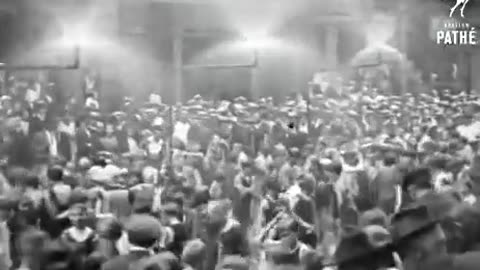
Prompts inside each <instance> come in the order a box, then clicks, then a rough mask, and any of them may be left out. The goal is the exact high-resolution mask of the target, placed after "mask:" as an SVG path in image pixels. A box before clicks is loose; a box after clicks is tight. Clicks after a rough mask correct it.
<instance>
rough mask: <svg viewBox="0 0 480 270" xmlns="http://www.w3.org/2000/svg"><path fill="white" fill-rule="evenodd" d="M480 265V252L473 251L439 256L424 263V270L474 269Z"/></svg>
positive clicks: (421, 267)
mask: <svg viewBox="0 0 480 270" xmlns="http://www.w3.org/2000/svg"><path fill="white" fill-rule="evenodd" d="M479 265H480V252H478V251H472V252H467V253H463V254H458V255H452V254H449V255H445V256H438V257H436V258H434V259H432V260H430V261H428V262H426V263H424V264H423V265H421V266H420V268H419V269H422V270H474V269H478V266H479Z"/></svg>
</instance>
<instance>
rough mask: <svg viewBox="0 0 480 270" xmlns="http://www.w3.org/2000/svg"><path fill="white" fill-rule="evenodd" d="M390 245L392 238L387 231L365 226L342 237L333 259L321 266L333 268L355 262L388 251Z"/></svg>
mask: <svg viewBox="0 0 480 270" xmlns="http://www.w3.org/2000/svg"><path fill="white" fill-rule="evenodd" d="M391 244H392V237H391V235H390V232H389V231H388V230H387V229H385V228H383V227H381V226H378V225H370V226H366V227H364V228H362V229H357V230H356V231H354V232H351V233H349V234H348V235H345V236H344V237H342V239H341V240H340V243H339V244H338V246H337V249H336V251H335V256H334V258H333V259H331V260H329V261H328V260H327V261H325V262H324V264H323V265H324V266H334V265H344V264H348V263H352V262H357V261H359V260H361V259H364V258H368V257H370V256H372V255H375V254H378V253H381V252H383V251H385V252H387V251H389V248H390V247H391ZM392 262H393V261H392Z"/></svg>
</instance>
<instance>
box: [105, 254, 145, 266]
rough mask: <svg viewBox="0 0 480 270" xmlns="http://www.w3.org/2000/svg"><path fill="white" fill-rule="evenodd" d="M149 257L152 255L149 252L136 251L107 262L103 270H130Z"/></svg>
mask: <svg viewBox="0 0 480 270" xmlns="http://www.w3.org/2000/svg"><path fill="white" fill-rule="evenodd" d="M149 257H150V254H149V253H148V252H147V251H135V252H131V253H129V254H127V255H120V256H117V257H115V258H113V259H110V260H108V261H107V262H105V263H104V264H103V265H102V270H130V269H131V268H130V267H131V266H132V265H133V264H135V263H138V262H140V260H142V259H147V258H149ZM133 269H135V268H133Z"/></svg>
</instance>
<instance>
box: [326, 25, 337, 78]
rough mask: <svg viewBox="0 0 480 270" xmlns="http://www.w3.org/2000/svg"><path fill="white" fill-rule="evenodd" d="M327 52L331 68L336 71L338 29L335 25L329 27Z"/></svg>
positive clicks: (327, 30)
mask: <svg viewBox="0 0 480 270" xmlns="http://www.w3.org/2000/svg"><path fill="white" fill-rule="evenodd" d="M325 51H326V53H327V55H326V57H327V63H328V65H329V68H330V69H332V70H335V68H336V67H337V65H338V29H337V27H336V26H335V25H328V26H327V29H326V46H325Z"/></svg>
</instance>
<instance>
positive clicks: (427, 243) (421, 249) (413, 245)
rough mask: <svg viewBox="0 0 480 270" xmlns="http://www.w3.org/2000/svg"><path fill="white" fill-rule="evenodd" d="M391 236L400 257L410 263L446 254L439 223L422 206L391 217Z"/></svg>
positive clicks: (412, 207)
mask: <svg viewBox="0 0 480 270" xmlns="http://www.w3.org/2000/svg"><path fill="white" fill-rule="evenodd" d="M392 235H393V237H394V240H395V242H396V243H397V247H398V252H399V254H400V256H401V257H402V259H403V260H406V261H408V262H410V263H411V262H415V263H418V262H421V261H424V260H427V259H430V258H431V257H432V256H437V255H442V254H445V253H446V252H447V239H446V236H445V233H444V231H443V229H442V227H441V226H440V223H439V222H438V220H437V219H436V218H435V217H434V216H433V215H432V214H431V212H430V210H429V209H428V208H427V207H426V206H423V205H413V206H411V207H409V208H405V209H403V210H402V211H400V212H399V213H397V214H396V215H395V216H393V218H392Z"/></svg>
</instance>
